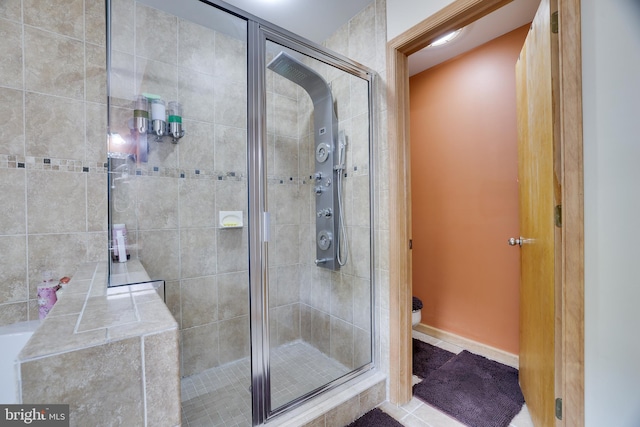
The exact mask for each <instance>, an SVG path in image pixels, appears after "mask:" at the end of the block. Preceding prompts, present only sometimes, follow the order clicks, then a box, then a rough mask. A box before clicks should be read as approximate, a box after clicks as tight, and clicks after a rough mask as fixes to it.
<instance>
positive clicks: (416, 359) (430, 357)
mask: <svg viewBox="0 0 640 427" xmlns="http://www.w3.org/2000/svg"><path fill="white" fill-rule="evenodd" d="M453 356H455V354H453V353H451V352H449V351H446V350H443V349H441V348H439V347H436V346H433V345H431V344H427V343H426V342H422V341H420V340H417V339H415V338H414V340H413V375H415V376H418V377H420V378H422V379H424V378H427V376H429V374H430V373H431V372H433V371H435V370H436V369H438V368H439V367H440V366H442V365H444V364H445V363H446V362H447V361H448V360H449V359H451V358H452V357H453Z"/></svg>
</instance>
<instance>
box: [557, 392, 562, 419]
mask: <svg viewBox="0 0 640 427" xmlns="http://www.w3.org/2000/svg"><path fill="white" fill-rule="evenodd" d="M556 418H557V419H559V420H561V419H562V398H560V397H558V398H556Z"/></svg>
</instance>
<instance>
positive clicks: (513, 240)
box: [509, 237, 524, 246]
mask: <svg viewBox="0 0 640 427" xmlns="http://www.w3.org/2000/svg"><path fill="white" fill-rule="evenodd" d="M523 240H524V239H523V238H522V237H519V238H517V239H516V238H515V237H512V238H510V239H509V246H515V245H518V246H522V242H523Z"/></svg>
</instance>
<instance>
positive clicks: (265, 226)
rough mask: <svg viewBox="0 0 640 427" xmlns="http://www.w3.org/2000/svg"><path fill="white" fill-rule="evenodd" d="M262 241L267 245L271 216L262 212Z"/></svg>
mask: <svg viewBox="0 0 640 427" xmlns="http://www.w3.org/2000/svg"><path fill="white" fill-rule="evenodd" d="M262 235H263V239H262V241H263V242H264V243H268V242H269V240H270V239H271V214H270V213H269V212H262Z"/></svg>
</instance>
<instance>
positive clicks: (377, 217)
mask: <svg viewBox="0 0 640 427" xmlns="http://www.w3.org/2000/svg"><path fill="white" fill-rule="evenodd" d="M386 35H387V29H386V0H374V1H372V2H371V3H370V4H369V5H368V6H367V7H366V8H365V9H363V10H362V11H361V12H360V13H359V14H357V15H355V16H354V17H353V18H352V19H351V20H350V21H349V22H348V23H347V24H345V25H344V26H343V27H342V28H340V29H339V30H338V31H336V32H335V33H334V34H333V35H332V36H331V37H330V38H329V39H327V41H326V42H325V45H326V46H327V47H328V48H329V49H331V50H333V51H335V52H338V53H341V54H342V55H345V56H347V57H349V58H352V59H354V60H355V61H357V62H360V63H361V64H363V65H366V66H368V67H369V68H371V69H373V70H375V71H376V73H377V76H376V78H377V90H376V91H375V95H374V96H375V97H376V99H375V102H374V104H375V128H374V132H375V133H376V138H375V144H374V152H373V156H374V164H373V165H371V168H370V169H371V170H372V171H374V187H373V190H374V201H375V202H374V205H373V209H374V233H375V248H374V250H375V259H374V260H373V262H374V271H375V281H376V283H375V303H376V305H375V308H374V309H375V311H376V325H375V327H376V333H375V334H374V338H375V339H376V342H375V353H376V354H375V357H376V360H377V364H378V366H379V367H380V368H381V369H382V371H383V372H389V371H388V366H389V344H388V342H389V263H388V259H389V255H388V254H389V184H388V176H389V175H388V165H389V150H388V145H387V104H386ZM352 88H353V86H352ZM350 94H351V101H350V103H349V106H350V107H351V108H352V110H353V109H354V108H357V107H356V106H358V105H364V104H363V103H362V102H361V101H359V100H358V99H359V98H360V97H362V96H364V94H363V93H362V92H361V91H355V92H354V91H353V89H352V91H351V92H350ZM352 117H353V119H352V126H353V128H352V132H353V135H352V138H362V134H363V132H364V131H365V127H364V126H365V125H364V123H363V122H364V116H363V115H362V111H358V110H356V111H352ZM363 147H364V146H363V145H357V146H356V152H355V153H351V155H350V156H349V157H351V158H353V159H362V158H363V156H364V155H365V154H364V153H363V152H362V151H359V150H360V149H362V148H363ZM364 185H365V184H364V179H360V180H358V178H356V179H354V180H353V187H352V190H353V191H352V196H353V206H354V207H356V208H355V211H352V215H353V217H354V218H353V220H354V222H355V224H359V225H361V224H362V223H363V221H364V216H365V210H364V209H358V208H357V207H359V206H362V205H363V204H364V203H365V201H364V200H362V198H361V196H362V195H363V194H365V192H364V191H362V188H363V186H364ZM352 233H353V239H354V240H355V241H360V242H361V241H362V240H364V238H365V237H366V233H365V232H364V229H363V228H362V227H353V228H352ZM355 248H356V249H355V253H352V256H355V257H361V256H362V255H359V254H358V250H362V249H363V248H364V245H355ZM367 269H368V266H365V265H363V264H357V265H356V266H355V270H356V272H355V276H356V277H357V278H358V279H356V280H357V281H360V283H359V284H357V285H355V287H354V288H353V292H354V316H355V317H359V318H364V317H366V316H365V313H363V310H365V309H366V307H363V306H362V304H360V302H359V301H361V300H362V298H363V295H364V292H365V288H366V286H367V285H366V280H363V279H362V278H363V277H366V276H365V274H364V271H365V270H367ZM355 325H356V326H358V328H356V329H354V330H355V331H356V334H355V335H356V339H361V340H364V338H363V337H362V335H361V334H362V332H363V329H364V325H362V324H359V323H356V324H355ZM358 336H359V337H360V338H358ZM354 348H355V349H356V350H355V353H354V360H358V357H361V356H358V355H357V354H356V353H357V351H359V350H360V349H362V348H363V347H362V346H360V345H356V346H354Z"/></svg>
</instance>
